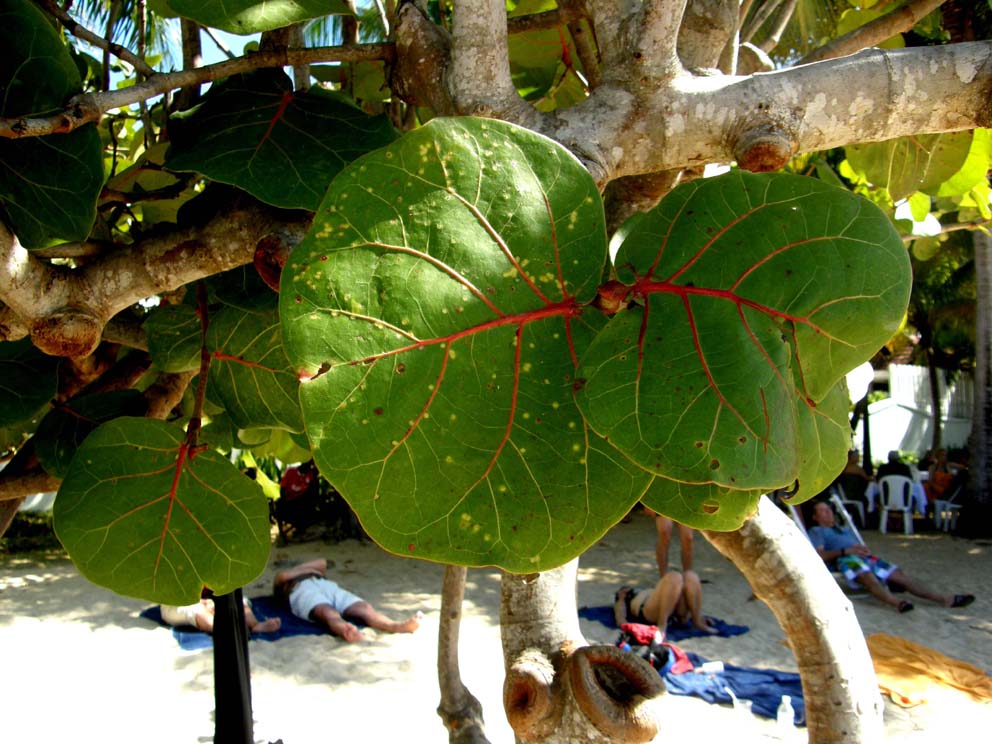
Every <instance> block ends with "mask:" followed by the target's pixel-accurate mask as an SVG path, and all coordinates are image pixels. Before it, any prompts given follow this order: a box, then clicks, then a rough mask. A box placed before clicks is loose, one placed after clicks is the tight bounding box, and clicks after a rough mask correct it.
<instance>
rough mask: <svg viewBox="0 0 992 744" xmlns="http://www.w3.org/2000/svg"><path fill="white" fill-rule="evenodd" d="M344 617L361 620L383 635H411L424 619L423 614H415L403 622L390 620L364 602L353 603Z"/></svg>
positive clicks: (346, 610)
mask: <svg viewBox="0 0 992 744" xmlns="http://www.w3.org/2000/svg"><path fill="white" fill-rule="evenodd" d="M344 615H345V617H350V618H354V619H356V620H361V621H362V622H363V623H365V624H366V625H368V626H369V627H370V628H375V629H376V630H381V631H383V632H385V633H412V632H414V631H415V630H416V629H417V628H419V627H420V621H421V620H422V619H423V617H424V613H422V612H417V613H416V614H414V615H413V617H410V618H408V619H406V620H403V621H397V620H390V619H389V618H388V617H386V616H385V615H383V614H382V613H381V612H379V611H378V610H377V609H376V608H375V607H373V606H372V605H370V604H369V603H368V602H364V601H363V602H355V604H353V605H350V606H349V607H348V608H346V609H345V611H344Z"/></svg>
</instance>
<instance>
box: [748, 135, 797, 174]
mask: <svg viewBox="0 0 992 744" xmlns="http://www.w3.org/2000/svg"><path fill="white" fill-rule="evenodd" d="M793 152H794V146H793V143H792V139H791V138H789V137H787V136H786V135H785V134H784V133H783V132H782V130H781V129H777V128H773V127H768V126H759V127H753V128H751V129H747V130H745V131H744V133H743V134H742V135H741V136H740V138H739V139H738V140H737V143H736V145H735V146H734V159H735V160H737V165H738V166H740V167H741V168H743V169H744V170H746V171H751V172H752V173H766V172H769V171H776V170H778V169H780V168H783V167H784V166H785V164H786V163H788V162H789V158H791V157H792V155H793Z"/></svg>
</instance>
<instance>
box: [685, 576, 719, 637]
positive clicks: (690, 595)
mask: <svg viewBox="0 0 992 744" xmlns="http://www.w3.org/2000/svg"><path fill="white" fill-rule="evenodd" d="M683 584H684V586H683V589H682V598H683V600H684V601H683V604H684V606H685V607H684V609H682V610H681V612H684V613H685V614H687V615H688V616H689V617H690V618H692V625H693V627H695V628H696V629H697V630H702V631H705V632H706V633H718V632H719V631H718V630H717V629H716V628H714V627H713V626H712V625H710V624H709V623H708V622H707V621H706V617H705V616H704V615H703V584H702V582H701V581H700V580H699V574H697V573H696V572H695V571H686V572H685V574H684V576H683Z"/></svg>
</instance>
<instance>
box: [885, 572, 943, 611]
mask: <svg viewBox="0 0 992 744" xmlns="http://www.w3.org/2000/svg"><path fill="white" fill-rule="evenodd" d="M889 581H891V582H892V583H894V584H899V585H900V586H904V587H906V591H907V592H909V593H910V594H915V595H916V596H917V597H923V598H924V599H930V600H933V601H934V602H939V603H940V604H942V605H944V606H945V607H950V606H951V603H952V602H953V601H954V597H953V596H952V595H950V594H940V593H939V592H935V591H933V590H932V589H930V588H929V587H927V586H924V585H923V584H922V583H920V582H919V581H917V580H916V579H913V578H910V577H909V576H907V575H906V574H904V573H903V572H902V569H899V568H897V569H896V570H895V571H893V572H892V574H891V575H890V576H889Z"/></svg>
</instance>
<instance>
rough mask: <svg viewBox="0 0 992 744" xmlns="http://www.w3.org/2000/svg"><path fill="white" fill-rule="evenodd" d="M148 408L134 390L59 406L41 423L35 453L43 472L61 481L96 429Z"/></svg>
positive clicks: (114, 391)
mask: <svg viewBox="0 0 992 744" xmlns="http://www.w3.org/2000/svg"><path fill="white" fill-rule="evenodd" d="M146 408H147V404H146V403H145V398H144V396H143V395H142V394H141V393H139V392H138V391H137V390H112V391H108V392H104V393H94V394H92V395H85V396H80V397H78V398H74V399H73V400H71V401H69V402H67V403H65V404H62V405H58V406H56V407H55V408H53V409H52V410H50V411H49V412H48V413H47V414H45V418H43V419H42V420H41V423H40V424H39V425H38V431H37V432H36V433H35V436H34V443H35V452H36V453H37V455H38V460H39V461H40V462H41V465H42V467H43V468H45V470H46V471H48V472H49V473H51V474H52V475H54V476H56V477H57V478H64V477H65V474H66V473H67V472H68V470H69V463H70V462H72V458H73V457H74V456H75V454H76V450H77V449H78V448H79V445H80V444H81V443H82V442H83V441H84V440H85V439H86V437H87V436H88V435H89V434H90V432H92V431H93V430H94V429H95V428H96V427H97V426H99V425H100V424H102V423H103V422H105V421H109V420H110V419H113V418H117V417H118V416H142V415H144V413H145V409H146Z"/></svg>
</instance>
